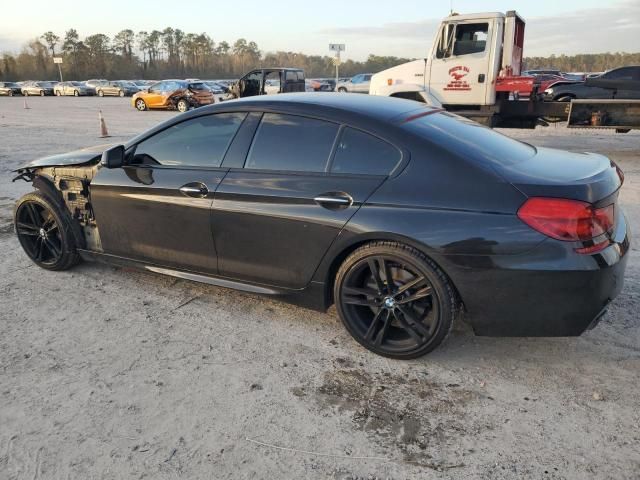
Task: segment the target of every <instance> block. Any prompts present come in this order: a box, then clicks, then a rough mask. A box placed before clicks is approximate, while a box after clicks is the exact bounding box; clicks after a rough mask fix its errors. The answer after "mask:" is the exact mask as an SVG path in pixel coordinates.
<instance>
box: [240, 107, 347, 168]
mask: <svg viewBox="0 0 640 480" xmlns="http://www.w3.org/2000/svg"><path fill="white" fill-rule="evenodd" d="M337 133H338V125H336V124H334V123H329V122H324V121H322V120H316V119H314V118H306V117H298V116H295V115H282V114H277V113H266V114H265V115H264V117H262V122H261V123H260V126H259V127H258V131H257V132H256V135H255V137H254V139H253V144H252V145H251V149H250V150H249V154H248V156H247V162H246V164H245V168H256V169H267V170H289V171H299V172H324V171H325V168H326V166H327V161H328V160H329V154H330V153H331V149H332V148H333V143H334V140H335V138H336V134H337Z"/></svg>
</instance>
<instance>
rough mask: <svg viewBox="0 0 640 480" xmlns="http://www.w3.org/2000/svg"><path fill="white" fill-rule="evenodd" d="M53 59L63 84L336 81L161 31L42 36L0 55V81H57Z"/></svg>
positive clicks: (246, 51) (349, 69) (241, 49)
mask: <svg viewBox="0 0 640 480" xmlns="http://www.w3.org/2000/svg"><path fill="white" fill-rule="evenodd" d="M53 57H62V59H63V63H62V73H63V76H64V79H65V80H83V79H87V78H109V79H133V78H143V79H159V78H172V77H173V78H189V77H195V78H236V77H239V76H240V75H242V74H243V73H245V72H247V71H248V70H251V69H253V68H257V67H261V66H288V67H299V68H303V69H304V70H305V73H306V75H307V76H308V77H323V76H333V75H335V66H334V64H333V58H332V57H330V56H328V55H324V56H321V55H305V54H303V53H298V52H285V51H278V52H269V53H264V54H263V53H262V52H261V51H260V48H259V47H258V45H257V44H256V42H253V41H247V40H246V39H244V38H240V39H238V40H236V41H235V42H233V43H229V42H226V41H224V40H223V41H220V42H214V41H213V40H212V39H211V37H210V36H209V35H207V34H206V33H200V34H195V33H185V32H183V31H182V30H180V29H177V28H176V29H174V28H171V27H167V28H165V29H164V30H162V31H160V30H152V31H150V32H147V31H140V32H137V33H136V32H134V31H133V30H130V29H125V30H122V31H120V32H118V33H117V34H116V35H114V36H113V37H109V36H108V35H105V34H102V33H96V34H93V35H89V36H87V37H85V38H84V39H81V38H80V36H79V35H78V32H77V30H75V29H73V28H72V29H69V30H67V31H66V32H65V34H64V36H63V37H60V36H58V35H56V34H55V33H54V32H51V31H49V32H45V33H44V34H42V36H40V37H39V38H36V39H34V40H32V41H30V42H28V43H27V44H26V45H25V46H24V47H23V49H22V51H21V52H20V53H18V54H11V53H4V54H2V55H0V79H1V80H8V81H16V80H25V79H37V80H56V79H57V78H58V68H57V66H56V65H54V63H53ZM408 60H409V59H406V58H397V57H381V56H376V55H370V56H369V58H368V59H367V60H366V61H364V62H356V61H353V60H347V61H346V62H343V63H342V64H341V65H340V75H341V76H351V75H355V74H357V73H362V72H376V71H380V70H384V69H386V68H389V67H392V66H395V65H398V64H401V63H404V62H407V61H408Z"/></svg>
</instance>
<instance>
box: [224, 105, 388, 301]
mask: <svg viewBox="0 0 640 480" xmlns="http://www.w3.org/2000/svg"><path fill="white" fill-rule="evenodd" d="M347 132H351V130H347V129H346V127H343V126H340V125H338V124H335V123H331V122H326V121H324V120H319V119H316V118H310V117H303V116H294V115H288V114H276V113H265V114H264V116H263V118H262V120H261V122H260V124H259V126H258V128H257V131H256V134H255V136H254V138H253V142H252V143H251V146H250V148H249V149H248V153H247V155H246V161H245V164H244V168H232V169H231V170H230V171H229V173H228V174H227V176H226V177H225V178H224V180H223V182H222V183H221V185H220V187H219V188H218V191H217V192H216V196H215V200H214V202H213V210H212V225H213V231H214V238H215V243H216V248H217V251H218V262H219V272H220V274H221V275H224V276H226V277H230V278H234V279H238V280H242V281H249V282H256V283H261V284H267V285H273V286H278V287H285V288H291V289H300V288H304V287H305V286H306V285H307V284H308V283H309V282H310V280H311V278H312V276H313V273H314V271H315V269H316V268H317V266H318V265H319V263H320V261H321V259H322V257H323V256H324V254H325V253H326V251H327V249H328V248H329V246H330V245H331V243H332V242H333V241H334V239H335V238H336V236H337V235H338V233H339V232H340V230H341V229H342V227H343V226H344V225H345V223H346V222H347V221H348V220H349V219H350V218H351V216H353V214H354V213H355V212H356V211H357V210H358V208H360V206H361V205H362V203H363V202H364V201H365V200H366V199H367V198H368V197H369V196H370V195H371V193H373V191H374V190H375V189H376V188H377V187H378V186H379V185H380V184H381V183H382V182H383V181H384V179H385V178H386V175H385V174H380V172H375V173H378V174H370V173H369V172H368V170H367V168H366V167H365V168H364V169H361V170H360V171H358V172H356V173H351V172H352V171H353V167H351V166H349V162H348V161H347V160H348V159H355V158H357V154H356V153H353V148H354V146H356V147H357V145H356V144H357V142H358V138H355V137H358V135H355V137H354V135H352V134H350V133H349V134H348V133H347ZM354 132H356V131H355V130H354ZM356 133H357V132H356ZM362 135H367V138H369V139H370V144H373V146H370V147H369V148H368V149H366V153H365V154H363V155H361V157H360V158H359V160H360V163H364V164H366V163H367V162H368V161H369V159H371V158H373V157H372V156H376V155H379V154H380V153H382V155H383V156H387V157H388V158H390V162H391V163H393V164H394V165H395V164H396V163H397V162H398V161H399V159H400V153H399V151H398V150H397V149H396V148H395V147H392V146H390V145H389V144H387V143H386V142H382V141H381V140H379V139H377V138H375V137H372V136H370V135H368V134H364V133H363V134H362ZM361 150H362V148H361ZM389 152H390V153H389ZM345 159H347V160H345ZM332 165H333V166H332ZM332 170H334V172H333V173H332ZM389 170H391V168H389ZM363 172H365V173H363ZM384 173H386V172H384Z"/></svg>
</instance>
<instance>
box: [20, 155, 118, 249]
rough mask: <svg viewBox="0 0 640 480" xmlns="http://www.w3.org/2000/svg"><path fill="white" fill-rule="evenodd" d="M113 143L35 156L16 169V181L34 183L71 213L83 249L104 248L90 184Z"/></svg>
mask: <svg viewBox="0 0 640 480" xmlns="http://www.w3.org/2000/svg"><path fill="white" fill-rule="evenodd" d="M109 147H110V145H106V146H105V145H102V146H99V147H93V148H88V149H83V150H77V151H74V152H70V153H65V154H61V155H53V156H49V157H44V158H40V159H37V160H34V161H32V162H30V163H28V164H26V165H25V166H23V167H20V168H18V169H17V170H15V172H16V173H17V176H16V177H15V178H13V181H14V182H15V181H16V180H24V181H26V182H30V183H32V184H33V186H34V188H36V189H37V190H39V191H40V192H42V193H43V194H44V195H46V196H47V197H48V198H49V199H51V200H52V201H54V202H55V203H56V204H57V205H58V206H59V207H64V208H65V209H66V210H68V212H69V215H70V216H71V219H72V220H73V222H72V230H73V236H74V237H75V240H76V245H77V247H78V248H81V249H88V250H93V251H98V252H100V251H102V245H101V242H100V235H99V233H98V227H97V224H96V221H95V215H94V212H93V207H92V205H91V194H90V190H89V185H90V183H91V180H92V179H93V178H94V177H95V175H96V174H97V172H98V170H99V169H100V168H101V162H100V161H101V158H102V156H103V152H105V151H108V149H109Z"/></svg>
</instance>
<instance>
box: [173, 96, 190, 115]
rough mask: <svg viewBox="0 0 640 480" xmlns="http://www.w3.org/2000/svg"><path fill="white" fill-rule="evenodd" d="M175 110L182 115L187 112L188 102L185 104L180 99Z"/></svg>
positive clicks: (182, 99)
mask: <svg viewBox="0 0 640 480" xmlns="http://www.w3.org/2000/svg"><path fill="white" fill-rule="evenodd" d="M176 108H177V109H178V111H179V112H183V113H184V112H186V111H187V110H189V102H187V101H186V100H185V99H184V98H181V99H180V100H178V103H177V105H176Z"/></svg>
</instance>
